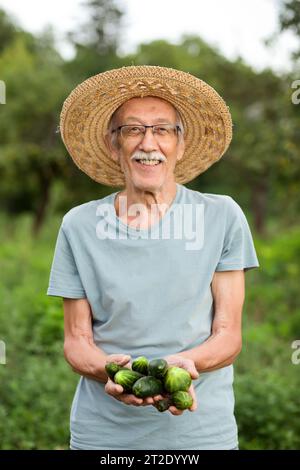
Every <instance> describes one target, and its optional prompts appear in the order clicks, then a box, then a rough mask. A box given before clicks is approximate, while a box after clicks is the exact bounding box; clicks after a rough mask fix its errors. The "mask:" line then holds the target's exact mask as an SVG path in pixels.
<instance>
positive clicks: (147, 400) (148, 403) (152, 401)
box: [145, 397, 154, 405]
mask: <svg viewBox="0 0 300 470" xmlns="http://www.w3.org/2000/svg"><path fill="white" fill-rule="evenodd" d="M145 403H146V405H153V404H154V400H153V397H147V398H145Z"/></svg>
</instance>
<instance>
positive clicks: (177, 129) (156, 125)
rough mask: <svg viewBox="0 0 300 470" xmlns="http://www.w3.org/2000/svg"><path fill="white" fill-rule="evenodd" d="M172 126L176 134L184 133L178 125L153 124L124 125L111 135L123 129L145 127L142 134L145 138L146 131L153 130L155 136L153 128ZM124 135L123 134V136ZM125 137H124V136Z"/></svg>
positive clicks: (114, 130)
mask: <svg viewBox="0 0 300 470" xmlns="http://www.w3.org/2000/svg"><path fill="white" fill-rule="evenodd" d="M164 125H165V126H172V127H173V130H175V131H176V134H177V135H178V132H182V129H181V127H180V126H179V125H178V124H174V125H173V124H168V123H166V124H153V125H151V126H146V125H144V124H123V125H122V126H118V127H116V128H115V129H112V130H111V133H113V132H117V131H120V130H121V129H122V128H123V127H144V128H145V132H142V134H143V135H144V136H145V135H146V130H147V129H148V128H152V134H153V135H155V133H154V132H153V127H163V126H164ZM121 135H122V134H121ZM122 137H123V136H122Z"/></svg>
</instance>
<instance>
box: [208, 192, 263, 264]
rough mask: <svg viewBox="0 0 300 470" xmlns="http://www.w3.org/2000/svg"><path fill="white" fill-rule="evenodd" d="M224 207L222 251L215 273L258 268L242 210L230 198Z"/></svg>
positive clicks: (249, 232)
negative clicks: (224, 220) (224, 225)
mask: <svg viewBox="0 0 300 470" xmlns="http://www.w3.org/2000/svg"><path fill="white" fill-rule="evenodd" d="M226 206H227V209H226V227H225V235H224V243H223V250H222V254H221V257H220V260H219V262H218V264H217V267H216V271H230V270H239V269H244V270H245V271H248V270H249V269H253V268H258V267H259V262H258V259H257V255H256V251H255V247H254V242H253V239H252V235H251V231H250V228H249V225H248V222H247V219H246V217H245V215H244V213H243V211H242V209H241V208H240V206H239V205H238V204H237V203H236V202H235V201H234V200H233V199H232V198H231V197H230V196H228V198H227V204H226Z"/></svg>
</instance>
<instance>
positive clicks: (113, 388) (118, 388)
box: [104, 379, 124, 396]
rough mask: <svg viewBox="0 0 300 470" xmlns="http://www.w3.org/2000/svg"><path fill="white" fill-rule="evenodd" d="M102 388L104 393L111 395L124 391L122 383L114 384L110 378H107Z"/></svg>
mask: <svg viewBox="0 0 300 470" xmlns="http://www.w3.org/2000/svg"><path fill="white" fill-rule="evenodd" d="M104 389H105V391H106V393H108V394H109V395H112V396H118V395H121V394H122V393H123V391H124V389H123V387H122V385H119V384H115V383H114V382H113V381H112V380H111V379H108V380H107V382H106V384H105V387H104Z"/></svg>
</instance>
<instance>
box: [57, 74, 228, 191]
mask: <svg viewBox="0 0 300 470" xmlns="http://www.w3.org/2000/svg"><path fill="white" fill-rule="evenodd" d="M144 96H156V97H159V98H163V99H164V100H167V101H168V102H170V103H171V104H173V105H174V106H175V108H176V109H177V110H178V111H179V113H180V115H181V118H182V121H183V126H184V130H185V132H184V139H185V152H184V155H183V157H182V158H181V160H179V161H178V162H177V164H176V167H175V170H174V173H175V179H176V182H178V183H180V184H183V183H187V182H188V181H191V180H192V179H194V178H195V177H196V176H198V175H199V174H201V173H203V172H204V171H205V170H206V169H207V168H209V167H210V166H211V165H212V164H213V163H215V162H216V161H218V160H219V159H220V158H221V157H222V156H223V155H224V153H225V152H226V150H227V148H228V146H229V144H230V141H231V139H232V120H231V115H230V112H229V108H228V107H227V105H226V103H225V102H224V100H223V99H222V98H221V97H220V95H219V94H218V93H217V92H216V90H214V88H212V87H211V86H209V85H208V84H207V83H205V82H204V81H203V80H200V79H199V78H196V77H194V76H193V75H191V74H189V73H186V72H182V71H179V70H175V69H170V68H166V67H159V66H130V67H122V68H120V69H114V70H109V71H107V72H104V73H100V74H98V75H95V76H93V77H90V78H88V79H87V80H85V81H84V82H82V83H81V84H79V85H78V86H77V87H76V88H75V89H74V90H73V91H72V92H71V93H70V95H69V96H68V97H67V99H66V100H65V102H64V104H63V108H62V111H61V115H60V131H61V136H62V139H63V142H64V144H65V146H66V148H67V150H68V152H69V154H70V156H71V157H72V159H73V161H74V162H75V164H76V165H77V166H78V167H79V168H80V169H81V170H82V171H83V172H84V173H86V174H87V175H88V176H90V177H91V178H92V179H93V180H95V181H97V182H98V183H102V184H105V185H109V186H118V187H123V186H125V179H124V175H123V172H122V170H121V167H120V165H119V164H118V162H116V161H115V160H113V159H112V157H111V156H110V154H109V150H108V148H107V146H106V143H105V134H106V133H107V128H108V124H109V121H110V118H111V115H112V114H113V112H114V111H115V110H116V109H117V108H118V107H119V106H121V105H122V104H123V103H124V102H125V101H127V100H129V99H130V98H134V97H144Z"/></svg>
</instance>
